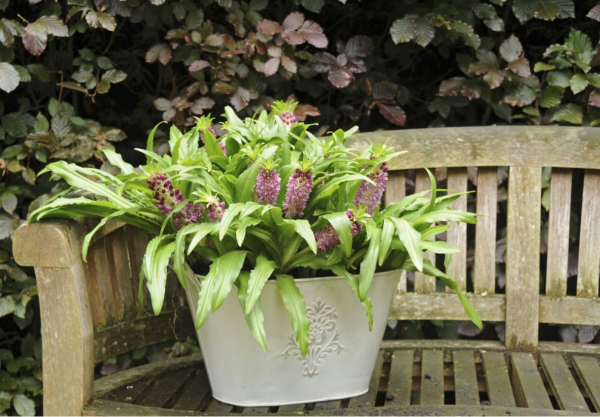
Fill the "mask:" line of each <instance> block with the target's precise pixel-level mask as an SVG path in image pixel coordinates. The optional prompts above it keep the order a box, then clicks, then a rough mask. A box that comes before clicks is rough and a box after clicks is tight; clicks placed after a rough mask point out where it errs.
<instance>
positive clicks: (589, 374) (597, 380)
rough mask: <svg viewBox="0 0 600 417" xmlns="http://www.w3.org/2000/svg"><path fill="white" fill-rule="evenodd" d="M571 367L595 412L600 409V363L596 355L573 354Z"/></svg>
mask: <svg viewBox="0 0 600 417" xmlns="http://www.w3.org/2000/svg"><path fill="white" fill-rule="evenodd" d="M573 368H574V369H575V372H577V375H578V376H579V379H580V380H581V382H582V383H583V386H584V388H585V390H586V392H587V394H588V396H589V398H590V400H591V401H592V404H594V408H595V409H596V412H599V411H600V365H599V364H598V357H592V356H579V355H577V356H573Z"/></svg>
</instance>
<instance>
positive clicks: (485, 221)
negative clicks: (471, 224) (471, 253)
mask: <svg viewBox="0 0 600 417" xmlns="http://www.w3.org/2000/svg"><path fill="white" fill-rule="evenodd" d="M476 198H477V209H476V210H477V211H476V212H477V214H478V215H479V216H480V217H478V219H477V225H476V226H475V257H474V264H473V290H474V292H475V294H480V295H486V294H494V293H495V292H496V212H497V205H498V168H495V167H484V168H479V169H478V170H477V193H476Z"/></svg>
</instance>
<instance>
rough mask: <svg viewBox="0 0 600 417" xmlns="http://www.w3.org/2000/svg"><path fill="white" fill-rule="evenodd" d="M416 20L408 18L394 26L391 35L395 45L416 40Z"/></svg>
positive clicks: (398, 21) (411, 17)
mask: <svg viewBox="0 0 600 417" xmlns="http://www.w3.org/2000/svg"><path fill="white" fill-rule="evenodd" d="M414 18H415V16H406V17H404V18H403V19H398V20H396V21H395V22H394V23H393V24H392V27H391V28H390V35H392V40H393V41H394V43H404V42H409V41H411V40H412V39H414V37H415V34H416V31H415V23H414Z"/></svg>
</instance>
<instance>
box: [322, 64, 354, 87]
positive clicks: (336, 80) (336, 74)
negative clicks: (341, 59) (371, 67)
mask: <svg viewBox="0 0 600 417" xmlns="http://www.w3.org/2000/svg"><path fill="white" fill-rule="evenodd" d="M327 79H328V80H329V81H330V82H331V84H333V85H334V86H335V87H337V88H344V87H347V86H348V84H350V83H351V82H352V80H353V79H354V76H353V75H352V73H351V72H350V71H349V70H348V69H347V68H344V67H341V66H339V65H335V66H333V67H332V68H331V70H330V71H329V74H328V75H327Z"/></svg>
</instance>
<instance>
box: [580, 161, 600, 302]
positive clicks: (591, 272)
mask: <svg viewBox="0 0 600 417" xmlns="http://www.w3.org/2000/svg"><path fill="white" fill-rule="evenodd" d="M599 219H600V171H586V172H585V178H584V182H583V203H582V208H581V232H580V235H579V270H578V275H577V296H578V297H585V298H597V297H598V276H599V275H600V224H599V223H598V220H599Z"/></svg>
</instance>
